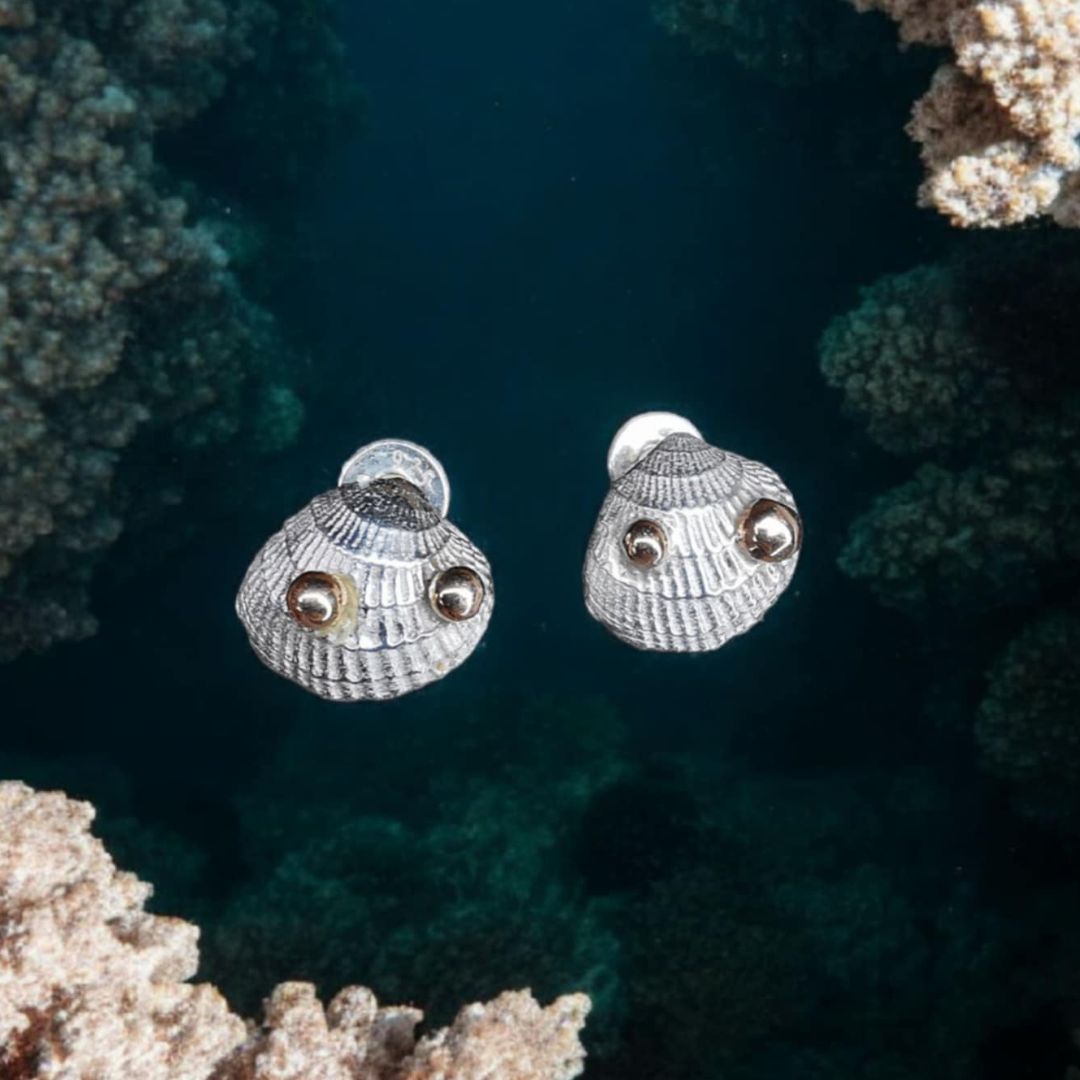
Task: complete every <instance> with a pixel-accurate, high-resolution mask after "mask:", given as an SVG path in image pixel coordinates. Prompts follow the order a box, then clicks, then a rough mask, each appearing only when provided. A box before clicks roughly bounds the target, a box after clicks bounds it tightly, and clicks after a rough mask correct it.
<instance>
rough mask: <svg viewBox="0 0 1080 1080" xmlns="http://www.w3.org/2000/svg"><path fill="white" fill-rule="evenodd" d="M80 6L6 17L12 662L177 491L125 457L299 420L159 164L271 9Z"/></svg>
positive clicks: (219, 258)
mask: <svg viewBox="0 0 1080 1080" xmlns="http://www.w3.org/2000/svg"><path fill="white" fill-rule="evenodd" d="M87 10H88V9H87V8H86V7H85V5H82V4H77V3H72V4H59V5H51V6H49V7H45V6H43V5H35V4H34V3H32V2H31V0H24V2H21V3H17V4H16V3H11V4H8V5H6V6H5V7H4V8H2V9H0V27H4V28H6V29H4V37H3V39H2V40H0V84H2V86H3V92H2V94H0V137H2V139H3V154H2V158H0V279H2V280H3V289H2V290H0V315H2V317H3V328H2V331H0V418H2V423H0V610H2V612H3V614H4V618H3V620H2V624H0V625H2V629H0V658H3V657H5V656H7V657H10V656H12V655H15V654H17V653H18V652H20V651H22V650H23V649H26V648H42V647H44V646H46V645H48V644H49V643H50V642H51V641H55V640H63V639H65V638H76V637H80V636H85V635H86V634H88V633H90V632H92V631H93V628H94V621H93V617H92V615H91V614H90V612H89V609H88V601H87V596H86V586H87V582H88V579H89V577H90V575H91V573H92V567H93V563H94V560H95V557H96V555H97V554H98V553H100V552H101V551H102V550H103V549H105V548H107V547H108V546H109V545H110V544H112V543H113V542H114V541H115V540H116V538H117V537H118V536H119V534H120V532H121V531H122V529H123V528H124V522H125V519H126V518H127V517H129V516H133V515H135V514H137V513H139V512H143V511H144V510H145V508H146V507H148V506H153V505H155V504H157V505H164V504H168V503H170V502H174V501H175V499H176V493H177V488H178V486H181V484H182V479H183V466H182V465H181V467H180V468H179V469H176V468H175V466H174V468H173V469H172V470H171V471H170V474H169V476H168V478H167V483H164V484H163V483H162V481H161V480H160V479H158V480H157V481H156V482H155V483H154V484H152V485H145V486H143V485H136V484H133V483H131V482H130V481H129V480H126V479H125V476H126V469H127V467H128V463H129V462H130V463H131V465H132V466H134V465H135V464H137V462H138V460H139V457H140V456H148V455H152V454H154V453H157V454H172V453H173V452H174V451H182V452H183V453H182V454H181V459H182V460H183V459H184V458H185V456H186V457H190V454H191V452H192V451H193V450H197V449H199V448H203V447H206V446H209V445H212V444H215V443H220V442H221V441H222V440H224V439H228V438H231V437H232V436H234V435H235V434H237V433H238V432H246V434H247V435H248V436H249V441H251V442H252V443H259V442H260V441H265V440H264V437H263V433H264V432H265V431H266V429H267V427H268V426H273V427H274V428H275V431H274V433H273V438H274V439H275V440H277V441H281V440H287V439H288V438H289V437H290V435H291V434H292V433H294V432H295V430H296V425H297V421H298V416H299V410H298V404H297V402H296V399H295V397H294V396H293V395H292V393H291V391H290V390H289V389H288V387H287V386H286V385H285V384H284V383H283V382H281V381H279V380H280V375H279V373H278V370H277V365H278V364H279V363H280V357H281V355H282V346H281V344H280V342H279V340H278V337H277V332H276V330H275V327H274V324H273V321H272V320H271V319H270V317H269V316H268V315H267V314H266V313H265V312H263V311H261V310H260V309H258V308H256V307H255V306H254V305H252V304H251V303H249V302H248V301H247V300H245V298H244V297H243V296H242V294H241V293H240V290H239V288H238V286H237V283H236V281H235V279H234V278H233V277H232V275H231V274H230V273H229V271H228V268H227V261H228V260H227V256H226V253H225V251H224V250H223V249H222V247H221V246H220V245H219V244H218V243H217V242H216V241H215V240H214V239H213V236H212V234H211V231H210V230H209V229H208V228H206V227H205V226H203V225H200V224H192V223H190V222H189V221H188V220H187V208H186V205H185V202H184V201H183V200H182V199H180V198H178V197H176V196H175V195H173V194H170V192H169V189H168V183H167V180H166V178H164V177H163V176H162V174H161V173H160V170H158V169H157V168H156V166H155V163H154V156H153V139H154V135H155V133H156V131H157V130H158V128H159V127H160V126H161V125H163V124H176V123H179V122H182V121H184V120H186V119H188V118H190V117H191V116H192V115H194V114H195V113H196V112H197V111H198V110H199V109H200V108H202V107H203V106H205V104H206V103H207V102H208V101H209V100H210V99H211V98H212V97H213V96H214V95H215V94H216V93H217V92H219V90H220V88H221V86H222V83H223V79H224V71H225V69H226V68H227V67H228V66H229V65H230V64H233V63H237V62H240V61H242V60H243V59H245V58H246V56H247V51H246V46H245V44H244V42H245V39H246V35H247V33H248V30H249V26H250V24H251V23H252V22H253V21H257V20H258V19H259V18H260V17H261V16H260V13H263V14H265V12H264V9H263V8H262V6H261V4H259V3H258V2H257V0H251V2H245V3H241V4H237V5H234V6H230V7H226V6H225V5H223V4H220V3H218V2H216V0H177V2H172V3H162V2H151V0H143V2H141V3H138V4H135V5H130V4H119V3H103V4H98V5H95V7H94V14H93V17H92V18H91V17H89V15H88V13H87ZM256 376H257V377H256ZM133 450H136V451H137V452H134V453H133V452H132V451H133ZM178 474H179V475H178ZM136 488H138V490H135V489H136Z"/></svg>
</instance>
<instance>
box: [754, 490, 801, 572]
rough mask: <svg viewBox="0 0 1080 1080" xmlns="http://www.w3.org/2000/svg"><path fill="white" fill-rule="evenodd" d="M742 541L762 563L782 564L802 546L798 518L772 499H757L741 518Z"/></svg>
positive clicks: (789, 508) (791, 511) (788, 507)
mask: <svg viewBox="0 0 1080 1080" xmlns="http://www.w3.org/2000/svg"><path fill="white" fill-rule="evenodd" d="M739 542H740V543H741V544H742V546H743V548H744V549H745V551H746V553H747V554H748V555H750V556H751V557H752V558H755V559H760V560H761V561H762V562H783V561H784V560H785V559H790V558H791V556H792V555H794V554H795V553H796V552H797V551H798V550H799V548H800V547H801V546H802V521H801V520H800V518H799V515H798V514H796V513H795V511H794V510H792V509H791V507H790V506H785V505H784V504H783V503H778V502H776V501H774V500H773V499H758V501H757V502H756V503H754V504H753V506H751V507H750V509H749V510H746V511H745V512H744V513H743V515H742V517H741V518H740V519H739Z"/></svg>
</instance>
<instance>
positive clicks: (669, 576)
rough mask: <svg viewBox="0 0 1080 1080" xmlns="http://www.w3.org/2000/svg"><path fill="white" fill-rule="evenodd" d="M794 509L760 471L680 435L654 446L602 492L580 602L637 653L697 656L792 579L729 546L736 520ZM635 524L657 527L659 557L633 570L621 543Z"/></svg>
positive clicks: (777, 566)
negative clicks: (774, 508)
mask: <svg viewBox="0 0 1080 1080" xmlns="http://www.w3.org/2000/svg"><path fill="white" fill-rule="evenodd" d="M762 498H768V499H775V500H776V501H777V502H781V503H784V504H785V505H786V506H789V507H791V508H792V510H794V509H795V501H794V499H793V498H792V495H791V492H790V491H788V489H787V488H786V487H785V486H784V483H783V481H782V480H781V479H780V477H779V476H777V475H776V473H774V472H773V471H772V469H769V468H767V467H766V466H765V465H762V464H760V463H759V462H756V461H750V460H749V459H747V458H744V457H740V456H739V455H738V454H731V453H727V452H725V451H723V450H718V449H716V447H713V446H709V445H708V443H706V442H704V441H703V440H702V439H700V438H698V437H696V436H694V435H692V434H689V433H687V432H684V431H677V432H675V433H673V434H670V435H668V436H667V437H666V438H664V439H663V440H662V441H661V442H660V443H659V445H657V446H655V447H654V448H653V449H651V450H647V451H646V452H645V453H644V454H643V456H642V457H641V458H640V460H638V461H637V463H636V464H633V465H632V466H631V467H630V468H629V469H627V470H626V471H625V472H623V473H622V474H621V475H620V476H619V477H618V478H617V479H615V480H614V481H613V483H612V485H611V490H610V491H609V492H608V495H607V498H606V499H605V500H604V503H603V505H602V506H601V508H600V514H599V516H598V518H597V521H596V527H595V528H594V530H593V534H592V537H591V539H590V540H589V547H588V551H587V553H586V556H585V569H584V584H585V604H586V607H587V608H588V609H589V613H590V614H591V615H592V616H593V617H594V618H595V619H598V620H599V621H600V622H602V623H603V624H604V625H605V626H606V627H607V628H608V629H609V630H610V631H611V632H612V633H613V634H614V635H615V636H616V637H618V638H620V639H621V640H622V641H625V642H626V643H627V644H629V645H633V646H635V647H636V648H639V649H655V650H659V651H662V652H704V651H707V650H709V649H717V648H719V647H720V646H721V645H723V644H724V643H725V642H726V641H728V640H729V639H731V638H732V637H734V636H735V635H736V634H741V633H744V632H745V631H746V630H749V629H750V628H751V627H752V626H754V625H755V624H757V623H758V622H759V621H760V620H761V619H762V617H763V616H764V615H765V612H766V611H767V610H768V609H769V608H770V607H771V606H772V604H773V603H774V602H775V600H776V598H777V597H778V596H779V595H780V593H782V592H783V591H784V589H785V588H786V587H787V585H788V583H789V582H790V581H791V576H792V574H793V573H794V572H795V565H796V563H797V562H798V553H796V554H795V555H793V556H792V557H791V558H790V559H787V560H785V561H783V562H772V563H771V562H763V561H760V560H758V559H755V558H753V557H752V556H751V555H750V554H748V553H747V551H746V550H745V549H744V548H743V547H742V545H741V544H740V543H739V539H738V526H739V519H740V516H741V515H742V514H743V512H744V511H746V510H747V508H748V507H750V506H751V505H753V503H754V502H755V501H757V500H758V499H762ZM640 519H646V520H651V521H655V522H657V523H659V524H660V525H661V526H662V527H663V529H664V532H665V534H666V536H667V541H668V547H667V551H666V553H665V555H664V557H663V558H662V559H661V560H660V562H659V563H657V564H656V565H655V566H652V567H647V568H642V567H638V566H635V565H633V563H632V562H631V561H630V560H629V559H628V558H627V556H626V550H625V547H624V538H625V536H626V532H627V529H628V528H629V526H630V525H631V524H633V523H634V522H635V521H638V520H640Z"/></svg>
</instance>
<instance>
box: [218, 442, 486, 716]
mask: <svg viewBox="0 0 1080 1080" xmlns="http://www.w3.org/2000/svg"><path fill="white" fill-rule="evenodd" d="M449 505H450V485H449V482H448V481H447V478H446V473H445V471H444V470H443V467H442V465H440V464H439V462H438V460H436V458H435V457H434V456H433V455H432V454H431V453H430V452H429V451H427V450H425V449H424V448H423V447H421V446H417V445H415V444H414V443H410V442H406V441H404V440H401V439H383V440H380V441H379V442H374V443H370V444H368V445H367V446H363V447H361V448H360V449H359V450H357V452H356V453H355V454H353V456H352V457H351V458H349V460H348V461H347V462H346V463H345V465H344V466H343V467H342V470H341V475H340V477H339V479H338V486H337V487H336V488H334V489H333V490H331V491H327V492H324V493H323V494H322V495H316V496H315V498H314V499H312V501H311V502H310V503H308V505H307V506H305V507H304V508H303V509H302V510H301V511H300V512H299V513H297V514H295V515H293V517H291V518H289V519H288V521H286V522H285V524H284V525H283V526H282V527H281V530H280V531H279V532H276V533H275V534H274V535H273V536H272V537H270V539H269V540H268V541H267V542H266V543H265V544H264V545H263V547H262V549H261V550H260V551H259V553H258V554H257V555H256V556H255V558H254V560H253V561H252V563H251V566H250V567H249V568H248V571H247V574H246V576H245V577H244V581H243V583H242V584H241V586H240V591H239V593H238V594H237V597H236V613H237V614H238V615H239V616H240V620H241V622H243V624H244V628H245V629H246V630H247V633H248V638H249V640H250V642H251V646H252V648H253V649H254V650H255V652H256V654H257V655H258V657H259V659H260V660H262V661H263V663H264V664H266V665H267V667H269V668H271V669H272V670H273V671H276V672H277V673H278V674H279V675H283V676H285V678H287V679H291V680H292V681H293V682H295V683H298V684H299V685H300V686H302V687H303V688H304V689H305V690H310V691H311V692H312V693H313V694H318V695H319V697H323V698H328V699H330V700H332V701H379V700H384V699H387V698H395V697H400V696H401V695H402V694H407V693H409V692H410V691H411V690H417V689H419V688H420V687H422V686H426V685H427V684H428V683H430V682H434V681H435V680H436V679H441V678H442V677H443V676H444V675H446V674H447V673H449V672H451V671H453V670H454V668H456V667H457V666H458V665H459V664H461V663H462V662H463V661H464V660H465V659H467V658H468V656H469V655H470V653H472V651H473V649H475V648H476V646H477V643H478V642H479V641H480V638H481V637H482V636H483V634H484V631H485V629H486V628H487V624H488V621H489V620H490V618H491V610H492V607H493V606H494V603H495V594H494V589H493V587H492V581H491V567H490V566H489V565H488V561H487V559H485V558H484V555H483V553H482V552H481V551H480V550H479V548H477V547H476V546H475V545H473V544H472V543H471V542H470V540H469V538H468V537H467V536H465V534H464V533H463V532H461V530H460V529H458V528H456V527H455V526H454V525H452V524H451V523H450V522H449V521H448V520H447V519H446V512H447V509H448V507H449Z"/></svg>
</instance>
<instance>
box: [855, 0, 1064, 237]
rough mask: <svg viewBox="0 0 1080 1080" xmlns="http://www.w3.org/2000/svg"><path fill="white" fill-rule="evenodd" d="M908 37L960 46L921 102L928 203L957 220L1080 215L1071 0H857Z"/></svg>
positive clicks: (914, 124) (916, 117) (916, 119)
mask: <svg viewBox="0 0 1080 1080" xmlns="http://www.w3.org/2000/svg"><path fill="white" fill-rule="evenodd" d="M852 3H854V5H855V7H856V8H858V9H859V10H860V11H867V10H877V11H883V12H885V13H887V14H888V15H890V16H891V17H892V18H893V19H895V20H896V22H897V23H898V24H899V32H900V38H901V41H902V42H903V43H905V44H911V43H918V44H923V45H933V46H948V47H951V48H952V50H953V53H954V57H955V63H947V64H944V65H943V66H942V67H941V68H940V69H939V70H938V71H937V73H936V74H935V75H934V78H933V80H932V81H931V85H930V89H929V90H928V91H927V93H926V94H925V95H924V96H923V97H922V98H921V99H920V100H919V101H918V102H917V103H916V105H915V110H914V114H913V116H912V120H911V123H910V125H909V127H908V131H909V133H910V134H911V135H912V137H913V138H915V139H916V140H917V141H918V142H919V143H920V144H921V146H922V157H923V162H924V164H925V165H926V168H927V178H926V181H925V183H924V184H923V186H922V188H921V189H920V201H921V202H922V203H923V204H925V205H930V206H934V207H936V208H937V209H938V210H940V211H941V212H942V213H944V214H946V215H947V216H948V217H949V219H950V220H951V221H952V223H953V224H955V225H961V226H981V227H987V226H991V227H993V226H1002V225H1013V224H1016V223H1017V222H1020V221H1023V220H1025V219H1027V218H1030V217H1034V216H1037V215H1040V214H1050V215H1051V216H1053V217H1054V219H1055V220H1057V221H1058V223H1059V224H1062V225H1076V224H1077V223H1078V219H1080V146H1078V145H1077V139H1078V137H1080V9H1078V8H1077V6H1076V4H1075V3H1074V2H1073V0H976V2H972V0H852Z"/></svg>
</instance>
